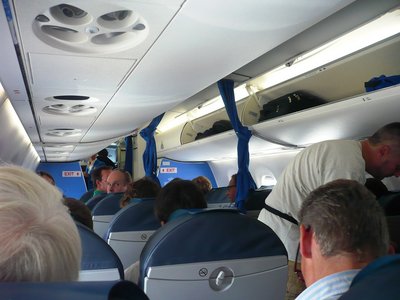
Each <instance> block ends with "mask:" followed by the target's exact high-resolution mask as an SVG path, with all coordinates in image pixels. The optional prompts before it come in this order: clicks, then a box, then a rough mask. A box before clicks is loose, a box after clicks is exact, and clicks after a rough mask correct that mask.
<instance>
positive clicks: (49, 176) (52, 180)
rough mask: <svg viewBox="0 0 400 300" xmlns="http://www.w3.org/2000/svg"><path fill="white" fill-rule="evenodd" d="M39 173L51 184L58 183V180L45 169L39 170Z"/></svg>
mask: <svg viewBox="0 0 400 300" xmlns="http://www.w3.org/2000/svg"><path fill="white" fill-rule="evenodd" d="M37 174H38V175H39V176H40V177H42V178H43V179H45V180H46V181H47V182H48V183H50V184H51V185H56V181H55V180H54V178H53V176H51V174H50V173H48V172H45V171H38V172H37Z"/></svg>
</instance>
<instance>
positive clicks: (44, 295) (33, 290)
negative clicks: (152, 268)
mask: <svg viewBox="0 0 400 300" xmlns="http://www.w3.org/2000/svg"><path fill="white" fill-rule="evenodd" d="M0 295H1V299H10V300H11V299H12V300H27V299H29V300H54V299H57V300H71V299H74V300H80V299H84V300H108V299H111V300H117V299H118V300H148V299H149V298H148V297H147V296H146V295H145V293H144V292H143V291H142V290H141V289H140V288H139V287H138V286H137V285H135V284H134V283H133V282H130V281H93V282H90V281H89V282H87V281H86V282H79V281H75V282H1V283H0Z"/></svg>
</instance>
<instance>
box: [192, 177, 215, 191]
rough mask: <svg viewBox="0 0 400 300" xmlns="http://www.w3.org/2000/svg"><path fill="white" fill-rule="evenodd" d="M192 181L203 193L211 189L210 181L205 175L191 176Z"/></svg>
mask: <svg viewBox="0 0 400 300" xmlns="http://www.w3.org/2000/svg"><path fill="white" fill-rule="evenodd" d="M192 181H193V182H194V183H195V184H197V186H198V187H199V188H200V190H201V191H202V192H203V194H204V195H205V194H207V193H208V192H209V191H210V190H211V189H212V184H211V181H210V180H209V179H208V178H207V177H205V176H198V177H196V178H193V179H192Z"/></svg>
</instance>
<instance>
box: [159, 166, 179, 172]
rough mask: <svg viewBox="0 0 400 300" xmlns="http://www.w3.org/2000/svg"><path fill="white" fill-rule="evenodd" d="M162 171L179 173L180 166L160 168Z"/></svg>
mask: <svg viewBox="0 0 400 300" xmlns="http://www.w3.org/2000/svg"><path fill="white" fill-rule="evenodd" d="M160 173H178V168H174V167H169V168H160Z"/></svg>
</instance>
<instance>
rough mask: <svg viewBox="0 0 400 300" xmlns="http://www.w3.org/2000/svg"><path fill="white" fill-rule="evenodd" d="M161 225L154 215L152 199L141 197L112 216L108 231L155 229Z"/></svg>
mask: <svg viewBox="0 0 400 300" xmlns="http://www.w3.org/2000/svg"><path fill="white" fill-rule="evenodd" d="M160 226H161V224H160V221H158V220H157V218H156V216H155V215H154V199H146V200H144V199H142V201H141V202H139V203H132V204H129V205H127V206H125V207H124V208H123V209H121V210H120V211H119V212H118V213H117V214H116V215H115V216H114V218H113V220H112V221H111V223H110V227H109V229H108V233H107V236H108V235H109V234H110V232H121V231H142V230H156V229H158V228H159V227H160Z"/></svg>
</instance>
